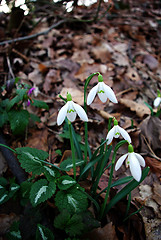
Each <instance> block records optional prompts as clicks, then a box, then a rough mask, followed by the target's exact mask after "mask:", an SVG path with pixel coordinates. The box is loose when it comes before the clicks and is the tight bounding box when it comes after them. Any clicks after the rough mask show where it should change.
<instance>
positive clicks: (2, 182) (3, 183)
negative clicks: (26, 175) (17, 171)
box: [0, 177, 8, 189]
mask: <svg viewBox="0 0 161 240" xmlns="http://www.w3.org/2000/svg"><path fill="white" fill-rule="evenodd" d="M7 184H8V181H7V179H6V178H4V177H1V178H0V189H1V188H2V187H5V186H6V185H7Z"/></svg>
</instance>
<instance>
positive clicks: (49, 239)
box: [36, 224, 54, 240]
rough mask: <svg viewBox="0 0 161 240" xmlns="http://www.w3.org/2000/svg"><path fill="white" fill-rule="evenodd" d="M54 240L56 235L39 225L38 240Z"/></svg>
mask: <svg viewBox="0 0 161 240" xmlns="http://www.w3.org/2000/svg"><path fill="white" fill-rule="evenodd" d="M41 239H42V240H54V235H53V233H52V232H51V230H50V229H48V228H46V227H44V226H43V225H41V224H38V225H37V230H36V240H41Z"/></svg>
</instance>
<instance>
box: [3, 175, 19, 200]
mask: <svg viewBox="0 0 161 240" xmlns="http://www.w3.org/2000/svg"><path fill="white" fill-rule="evenodd" d="M19 188H20V186H19V185H18V184H16V183H14V182H13V183H11V184H10V185H9V183H8V182H7V180H6V179H5V178H3V177H1V178H0V204H3V203H4V202H7V201H8V200H9V199H10V198H12V197H13V196H14V194H15V193H16V192H17V191H18V190H19Z"/></svg>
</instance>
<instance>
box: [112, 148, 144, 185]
mask: <svg viewBox="0 0 161 240" xmlns="http://www.w3.org/2000/svg"><path fill="white" fill-rule="evenodd" d="M125 159H126V166H130V172H131V174H132V176H133V178H134V179H135V180H136V181H138V182H139V181H140V179H141V175H142V172H141V167H140V166H142V167H145V161H144V158H143V157H142V156H141V155H140V154H138V153H135V152H134V150H133V146H132V145H131V144H129V146H128V153H126V154H124V155H123V156H122V157H120V158H119V159H118V160H117V163H116V165H115V170H116V171H117V170H118V169H119V168H120V167H121V166H122V164H123V162H124V161H125Z"/></svg>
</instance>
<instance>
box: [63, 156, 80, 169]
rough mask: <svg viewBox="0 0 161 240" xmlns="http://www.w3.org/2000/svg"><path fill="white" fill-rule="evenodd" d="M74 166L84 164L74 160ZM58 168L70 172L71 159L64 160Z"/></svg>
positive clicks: (71, 166)
mask: <svg viewBox="0 0 161 240" xmlns="http://www.w3.org/2000/svg"><path fill="white" fill-rule="evenodd" d="M75 164H76V166H81V165H82V164H84V160H82V159H75ZM60 168H61V169H62V170H63V171H67V172H68V171H70V169H72V168H73V161H72V158H68V159H66V160H64V161H63V162H62V163H61V164H60Z"/></svg>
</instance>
